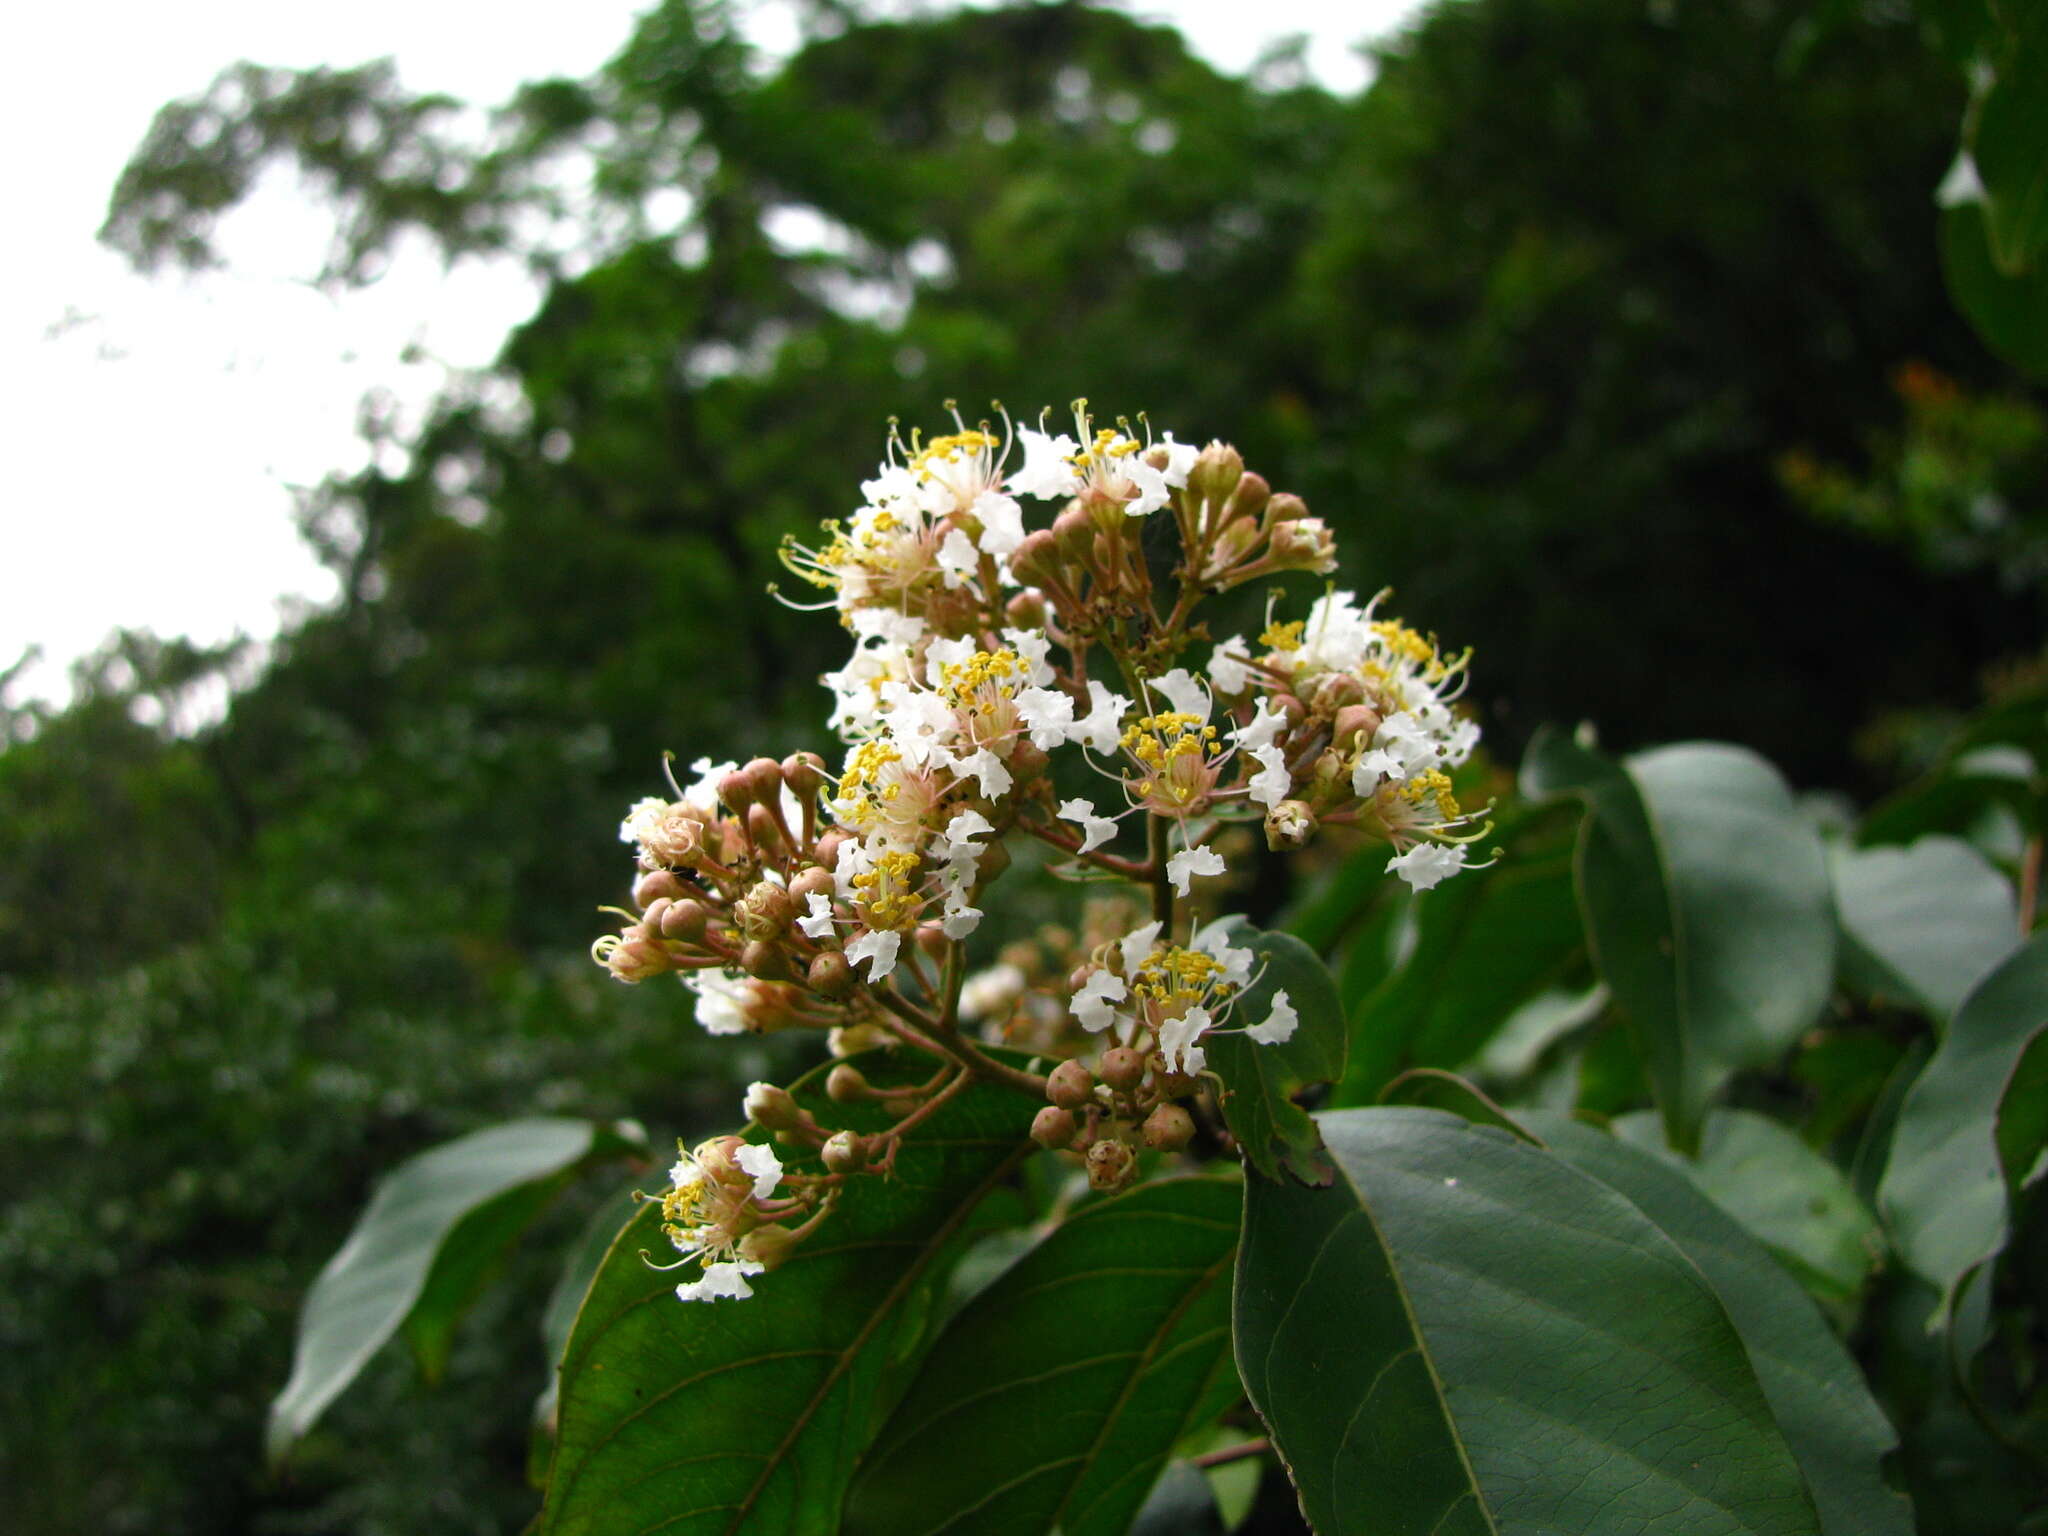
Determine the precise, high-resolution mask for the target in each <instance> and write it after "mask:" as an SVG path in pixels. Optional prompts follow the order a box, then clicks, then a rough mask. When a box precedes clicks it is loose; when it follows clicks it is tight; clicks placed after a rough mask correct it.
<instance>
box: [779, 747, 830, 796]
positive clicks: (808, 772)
mask: <svg viewBox="0 0 2048 1536" xmlns="http://www.w3.org/2000/svg"><path fill="white" fill-rule="evenodd" d="M782 782H783V783H785V784H787V785H788V786H789V792H790V793H791V794H793V795H795V796H796V797H797V799H799V800H812V799H815V798H816V797H817V794H818V792H819V791H820V790H822V789H823V788H824V787H825V786H826V785H827V784H829V783H831V782H832V778H831V775H829V774H828V773H826V772H825V760H824V759H823V758H822V757H820V756H818V754H817V753H815V752H792V753H790V754H789V756H787V757H785V758H784V759H783V760H782Z"/></svg>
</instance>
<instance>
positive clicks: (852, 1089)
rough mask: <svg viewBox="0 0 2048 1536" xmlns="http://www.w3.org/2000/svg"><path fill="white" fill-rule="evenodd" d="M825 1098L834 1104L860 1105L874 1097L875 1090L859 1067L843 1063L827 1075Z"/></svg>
mask: <svg viewBox="0 0 2048 1536" xmlns="http://www.w3.org/2000/svg"><path fill="white" fill-rule="evenodd" d="M825 1097H826V1098H828V1099H830V1100H831V1101H832V1102H833V1103H834V1104H858V1103H860V1102H861V1101H862V1100H864V1099H869V1098H872V1097H874V1090H873V1089H872V1088H870V1087H868V1080H867V1079H866V1078H865V1077H863V1076H862V1075H861V1070H860V1068H859V1067H856V1066H853V1065H851V1064H850V1063H848V1062H844V1061H842V1062H840V1063H839V1065H838V1066H836V1067H834V1068H833V1069H832V1070H831V1071H830V1072H827V1073H826V1074H825Z"/></svg>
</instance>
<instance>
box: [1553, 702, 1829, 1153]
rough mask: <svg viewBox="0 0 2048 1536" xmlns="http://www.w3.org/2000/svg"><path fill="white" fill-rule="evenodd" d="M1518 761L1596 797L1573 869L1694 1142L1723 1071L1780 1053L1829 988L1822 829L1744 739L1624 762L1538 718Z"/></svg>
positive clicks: (1591, 924)
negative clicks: (1542, 728) (1538, 727)
mask: <svg viewBox="0 0 2048 1536" xmlns="http://www.w3.org/2000/svg"><path fill="white" fill-rule="evenodd" d="M1522 771H1523V778H1524V783H1525V785H1526V787H1527V789H1528V792H1529V793H1531V794H1535V795H1553V794H1559V793H1567V792H1569V793H1575V794H1579V795H1581V796H1583V797H1584V798H1585V800H1586V803H1587V815H1586V818H1585V820H1584V822H1583V823H1582V825H1581V827H1580V835H1579V847H1578V860H1577V873H1578V888H1579V902H1580V906H1581V908H1582V910H1583V911H1584V913H1585V917H1586V927H1587V931H1588V934H1589V936H1590V938H1591V941H1592V946H1593V952H1594V957H1595V960H1596V962H1597V964H1598V966H1599V969H1600V971H1601V974H1602V976H1603V978H1604V979H1605V980H1606V982H1607V985H1608V987H1609V989H1610V990H1611V991H1612V992H1613V994H1614V999H1615V1002H1616V1004H1617V1005H1618V1006H1619V1007H1620V1008H1621V1010H1622V1011H1623V1012H1624V1014H1626V1016H1627V1017H1628V1019H1629V1021H1630V1023H1631V1025H1632V1027H1633V1028H1634V1030H1635V1031H1636V1034H1637V1037H1638V1040H1639V1042H1640V1047H1641V1050H1642V1053H1643V1056H1644V1059H1645V1063H1646V1065H1647V1066H1648V1069H1649V1075H1650V1080H1651V1083H1652V1085H1653V1088H1654V1090H1655V1092H1656V1096H1657V1102H1658V1108H1659V1109H1660V1110H1661V1111H1662V1113H1663V1116H1664V1124H1665V1131H1666V1135H1667V1136H1668V1137H1669V1138H1670V1140H1671V1142H1672V1144H1673V1145H1674V1146H1676V1147H1679V1148H1681V1149H1685V1150H1689V1149H1691V1148H1692V1147H1693V1146H1695V1145H1696V1144H1697V1140H1698V1136H1699V1127H1700V1121H1701V1117H1702V1115H1703V1114H1704V1113H1705V1110H1706V1105H1707V1101H1708V1099H1709V1098H1710V1097H1711V1096H1712V1094H1713V1093H1714V1091H1715V1090H1716V1089H1717V1088H1718V1087H1719V1086H1720V1085H1721V1083H1722V1082H1724V1081H1725V1080H1726V1079H1727V1077H1728V1076H1729V1075H1730V1074H1731V1073H1733V1072H1735V1071H1738V1070H1740V1069H1741V1068H1744V1067H1751V1066H1759V1065H1762V1064H1764V1063H1766V1062H1769V1061H1771V1060H1772V1059H1774V1058H1775V1057H1777V1056H1778V1055H1779V1054H1780V1053H1782V1052H1783V1051H1784V1050H1785V1049H1786V1048H1787V1047H1789V1046H1790V1045H1791V1044H1792V1043H1793V1042H1794V1041H1795V1040H1796V1039H1798V1037H1799V1035H1800V1033H1801V1032H1802V1031H1803V1030H1804V1029H1805V1028H1806V1027H1807V1026H1808V1025H1809V1024H1810V1023H1811V1022H1812V1021H1813V1019H1814V1017H1815V1015H1816V1014H1818V1013H1819V1011H1820V1009H1821V1006H1822V1004H1823V1003H1825V1001H1826V999H1827V993H1828V988H1829V985H1830V983H1831V980H1832V978H1833V975H1834V948H1835V919H1834V913H1833V910H1832V904H1831V901H1830V894H1829V888H1828V879H1827V866H1826V863H1825V860H1824V858H1823V855H1822V851H1821V846H1820V839H1819V837H1818V835H1817V834H1816V833H1815V832H1814V830H1813V828H1812V826H1811V824H1810V823H1809V822H1808V821H1807V820H1806V819H1805V818H1804V817H1802V816H1801V815H1800V814H1799V811H1798V809H1797V807H1796V806H1795V805H1794V804H1793V802H1792V797H1791V794H1790V792H1789V791H1788V790H1787V789H1786V787H1785V783H1784V780H1783V779H1781V778H1780V777H1779V776H1778V774H1777V771H1776V770H1775V769H1773V768H1772V767H1771V766H1770V765H1769V764H1768V763H1766V762H1764V760H1763V759H1762V758H1760V757H1758V756H1756V755H1755V754H1754V753H1752V752H1749V751H1747V750H1745V749H1742V748H1739V747H1729V746H1721V745H1717V744H1711V743H1704V744H1687V745H1682V746H1675V747H1662V748H1659V749H1657V750H1656V751H1653V752H1645V753H1641V754H1638V755H1637V756H1635V757H1632V758H1630V759H1629V760H1628V762H1627V763H1626V765H1622V764H1617V763H1614V762H1611V761H1609V760H1608V759H1606V758H1604V757H1602V756H1600V755H1599V754H1598V753H1597V752H1594V751H1593V750H1591V749H1590V748H1589V747H1586V746H1583V745H1580V744H1578V743H1576V742H1574V741H1572V740H1570V739H1569V738H1567V737H1565V736H1563V735H1561V734H1559V733H1556V732H1540V733H1538V736H1537V738H1536V740H1535V741H1533V742H1532V743H1531V744H1530V748H1529V754H1528V757H1527V758H1526V760H1525V761H1524V763H1523V770H1522Z"/></svg>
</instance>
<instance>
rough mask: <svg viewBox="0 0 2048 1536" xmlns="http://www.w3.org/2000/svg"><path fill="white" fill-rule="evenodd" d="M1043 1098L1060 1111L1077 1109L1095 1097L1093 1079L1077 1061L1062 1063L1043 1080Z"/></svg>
mask: <svg viewBox="0 0 2048 1536" xmlns="http://www.w3.org/2000/svg"><path fill="white" fill-rule="evenodd" d="M1045 1096H1046V1098H1047V1099H1048V1100H1049V1101H1051V1102H1052V1103H1054V1104H1057V1105H1058V1106H1059V1107H1060V1108H1062V1109H1079V1108H1080V1107H1081V1106H1082V1105H1083V1104H1086V1103H1088V1102H1089V1101H1090V1100H1091V1099H1093V1098H1094V1097H1095V1079H1094V1078H1093V1077H1091V1076H1089V1074H1088V1069H1087V1068H1086V1067H1084V1066H1082V1065H1081V1063H1080V1062H1078V1061H1063V1062H1061V1063H1060V1064H1059V1065H1058V1066H1056V1067H1054V1068H1053V1069H1052V1075H1051V1076H1050V1077H1048V1078H1047V1079H1046V1080H1045Z"/></svg>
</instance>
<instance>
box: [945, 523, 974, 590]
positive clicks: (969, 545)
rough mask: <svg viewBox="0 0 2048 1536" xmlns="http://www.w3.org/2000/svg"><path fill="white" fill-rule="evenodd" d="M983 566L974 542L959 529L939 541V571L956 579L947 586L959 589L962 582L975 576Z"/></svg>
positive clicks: (953, 530)
mask: <svg viewBox="0 0 2048 1536" xmlns="http://www.w3.org/2000/svg"><path fill="white" fill-rule="evenodd" d="M980 564H981V555H980V553H979V552H978V551H977V550H976V549H975V547H974V541H973V540H972V539H970V538H968V537H967V535H966V534H964V533H962V532H961V531H960V530H959V529H958V528H954V529H951V530H949V531H948V532H947V534H946V536H945V538H943V539H941V540H940V541H939V569H940V570H942V571H946V572H948V573H949V574H950V575H951V576H952V577H953V578H954V579H952V580H949V581H948V582H947V583H946V585H947V586H949V587H957V586H959V585H960V582H961V581H963V580H965V579H966V578H967V577H969V576H972V575H973V574H974V570H975V567H976V566H978V565H980Z"/></svg>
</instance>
